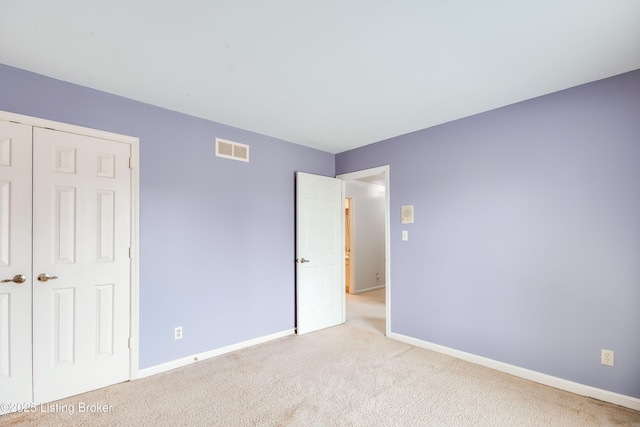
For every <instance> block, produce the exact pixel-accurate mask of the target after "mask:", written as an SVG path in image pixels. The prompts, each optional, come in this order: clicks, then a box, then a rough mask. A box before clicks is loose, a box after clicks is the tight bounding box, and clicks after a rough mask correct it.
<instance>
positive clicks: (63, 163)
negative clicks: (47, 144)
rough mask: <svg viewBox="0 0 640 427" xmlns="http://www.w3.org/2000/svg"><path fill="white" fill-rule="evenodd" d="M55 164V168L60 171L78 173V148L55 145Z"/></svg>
mask: <svg viewBox="0 0 640 427" xmlns="http://www.w3.org/2000/svg"><path fill="white" fill-rule="evenodd" d="M54 150H55V156H54V159H55V165H54V167H53V170H54V171H55V172H60V173H76V149H75V148H71V147H60V146H55V147H54Z"/></svg>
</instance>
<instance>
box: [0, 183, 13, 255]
mask: <svg viewBox="0 0 640 427" xmlns="http://www.w3.org/2000/svg"><path fill="white" fill-rule="evenodd" d="M10 217H11V183H10V182H8V181H0V265H9V264H10V256H11V254H10V245H9V243H10V242H11V228H10V220H9V218H10Z"/></svg>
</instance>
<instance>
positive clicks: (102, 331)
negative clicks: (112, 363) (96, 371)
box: [96, 284, 114, 357]
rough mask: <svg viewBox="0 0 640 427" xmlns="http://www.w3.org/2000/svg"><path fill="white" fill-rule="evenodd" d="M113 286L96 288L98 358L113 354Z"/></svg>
mask: <svg viewBox="0 0 640 427" xmlns="http://www.w3.org/2000/svg"><path fill="white" fill-rule="evenodd" d="M113 322H114V318H113V284H110V285H97V286H96V345H97V348H96V356H99V357H104V356H111V355H112V354H113V327H114V325H113Z"/></svg>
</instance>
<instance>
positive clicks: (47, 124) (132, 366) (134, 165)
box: [0, 110, 140, 380]
mask: <svg viewBox="0 0 640 427" xmlns="http://www.w3.org/2000/svg"><path fill="white" fill-rule="evenodd" d="M0 120H3V121H7V122H14V123H20V124H23V125H27V126H33V127H39V128H48V129H52V130H57V131H61V132H67V133H74V134H78V135H84V136H90V137H96V138H101V139H107V140H110V141H115V142H121V143H125V144H129V145H130V147H131V160H130V164H129V167H130V170H131V213H130V215H131V236H130V242H131V243H130V244H131V256H130V263H131V271H130V275H131V276H130V293H131V298H130V308H129V321H130V325H129V327H130V331H129V380H134V379H136V378H138V375H139V374H138V371H139V362H138V360H139V358H138V356H139V329H140V317H139V310H138V307H139V304H138V300H139V265H138V262H139V259H140V257H139V253H138V248H139V245H138V240H139V233H138V230H139V218H138V212H139V197H138V194H139V182H140V181H139V180H140V172H139V171H140V167H139V166H140V151H139V149H140V147H139V146H140V139H139V138H137V137H133V136H128V135H122V134H117V133H113V132H106V131H101V130H97V129H91V128H86V127H82V126H76V125H71V124H67V123H61V122H56V121H52V120H47V119H40V118H37V117H31V116H25V115H22V114H16V113H11V112H8V111H2V110H0Z"/></svg>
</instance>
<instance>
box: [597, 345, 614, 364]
mask: <svg viewBox="0 0 640 427" xmlns="http://www.w3.org/2000/svg"><path fill="white" fill-rule="evenodd" d="M600 363H602V364H603V365H607V366H613V350H605V349H604V348H603V349H602V352H601V355H600Z"/></svg>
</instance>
